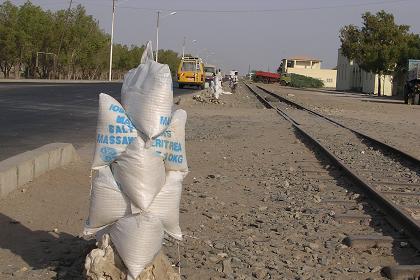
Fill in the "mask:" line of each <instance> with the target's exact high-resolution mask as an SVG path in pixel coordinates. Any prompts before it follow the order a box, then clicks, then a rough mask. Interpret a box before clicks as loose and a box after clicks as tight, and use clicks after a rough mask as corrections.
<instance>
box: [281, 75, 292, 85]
mask: <svg viewBox="0 0 420 280" xmlns="http://www.w3.org/2000/svg"><path fill="white" fill-rule="evenodd" d="M291 82H292V74H290V73H282V74H281V76H280V85H282V86H290V83H291Z"/></svg>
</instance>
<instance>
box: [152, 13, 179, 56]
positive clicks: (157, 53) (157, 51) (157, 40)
mask: <svg viewBox="0 0 420 280" xmlns="http://www.w3.org/2000/svg"><path fill="white" fill-rule="evenodd" d="M175 14H176V12H170V13H169V14H167V15H164V16H162V18H164V17H167V16H173V15H175ZM159 19H160V11H157V20H156V62H158V55H159Z"/></svg>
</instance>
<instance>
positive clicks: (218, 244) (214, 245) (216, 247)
mask: <svg viewBox="0 0 420 280" xmlns="http://www.w3.org/2000/svg"><path fill="white" fill-rule="evenodd" d="M213 248H215V249H217V250H223V249H224V248H225V245H224V244H223V243H221V242H217V241H216V242H215V243H214V244H213Z"/></svg>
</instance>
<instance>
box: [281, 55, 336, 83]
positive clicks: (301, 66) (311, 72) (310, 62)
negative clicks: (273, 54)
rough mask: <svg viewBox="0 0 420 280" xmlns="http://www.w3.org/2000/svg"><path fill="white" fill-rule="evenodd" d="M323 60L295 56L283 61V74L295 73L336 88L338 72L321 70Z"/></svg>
mask: <svg viewBox="0 0 420 280" xmlns="http://www.w3.org/2000/svg"><path fill="white" fill-rule="evenodd" d="M321 62H322V61H321V60H319V59H316V58H309V57H304V56H295V57H290V58H285V59H283V60H282V69H281V70H282V71H281V72H282V73H294V74H299V75H303V76H307V77H312V78H316V79H320V80H322V81H323V82H324V86H325V87H328V88H335V86H336V78H337V70H334V69H321Z"/></svg>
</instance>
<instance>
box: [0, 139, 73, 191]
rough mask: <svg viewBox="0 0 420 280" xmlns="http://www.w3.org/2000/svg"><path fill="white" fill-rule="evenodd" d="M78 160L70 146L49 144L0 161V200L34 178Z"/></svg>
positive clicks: (66, 144) (67, 144)
mask: <svg viewBox="0 0 420 280" xmlns="http://www.w3.org/2000/svg"><path fill="white" fill-rule="evenodd" d="M78 159H79V156H78V154H77V152H76V150H75V149H74V147H73V145H72V144H69V143H50V144H47V145H44V146H42V147H39V148H37V149H35V150H31V151H27V152H24V153H21V154H18V155H16V156H13V157H10V158H8V159H5V160H3V161H0V198H4V197H6V196H7V195H8V194H9V193H10V192H12V191H14V190H16V189H18V188H19V187H21V186H23V185H25V184H27V183H29V182H31V181H33V179H34V178H36V177H39V176H41V175H42V174H44V173H46V172H48V171H50V170H53V169H55V168H57V167H61V166H64V165H66V164H69V163H71V162H73V161H76V160H78Z"/></svg>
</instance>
